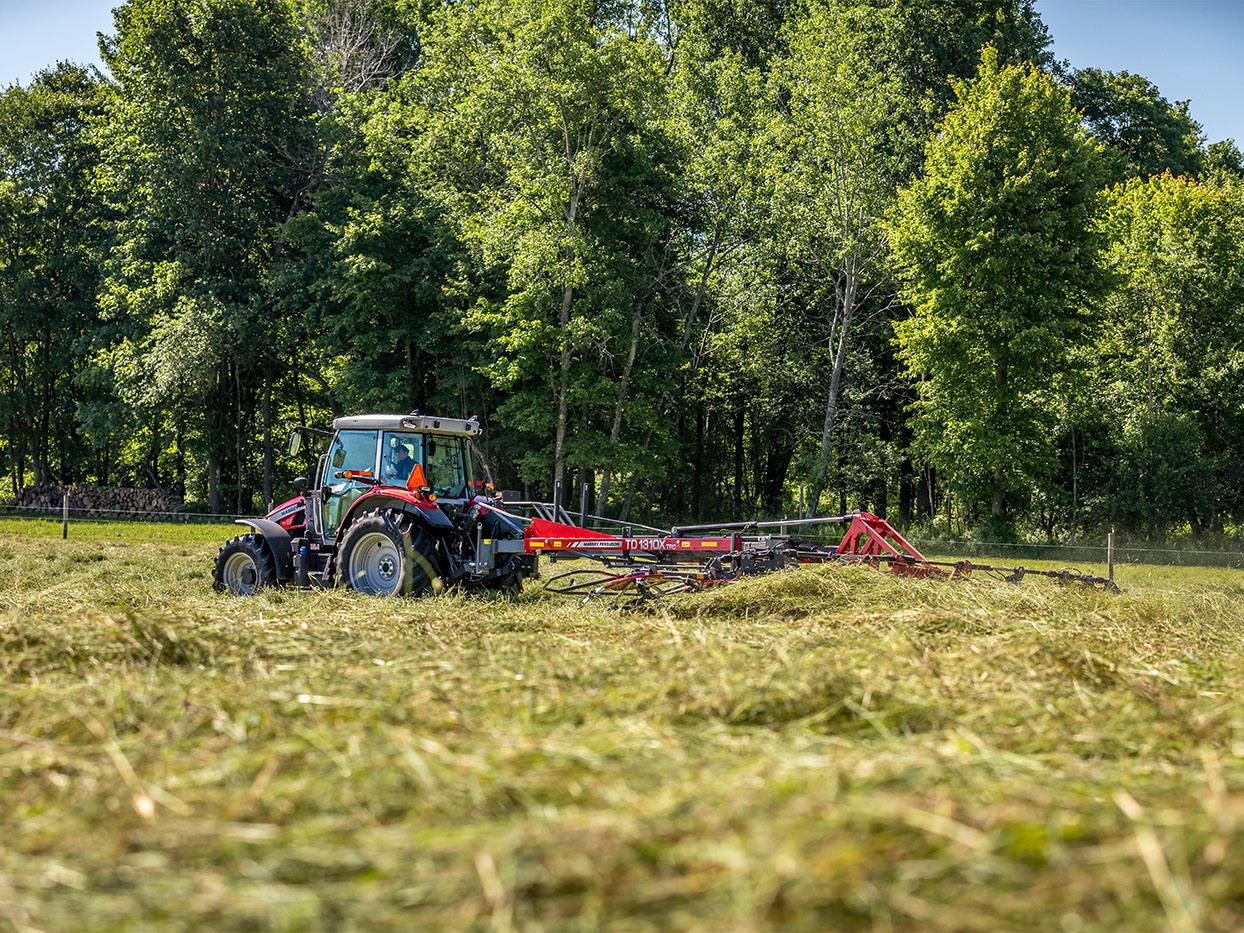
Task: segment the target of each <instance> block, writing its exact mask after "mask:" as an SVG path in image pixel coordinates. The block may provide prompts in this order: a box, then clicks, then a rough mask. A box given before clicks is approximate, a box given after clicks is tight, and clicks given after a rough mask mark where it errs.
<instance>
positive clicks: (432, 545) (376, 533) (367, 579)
mask: <svg viewBox="0 0 1244 933" xmlns="http://www.w3.org/2000/svg"><path fill="white" fill-rule="evenodd" d="M412 526H413V523H412V521H411V519H410V517H409V516H408V515H404V514H403V513H401V512H391V511H384V512H369V513H368V514H366V515H363V516H360V517H359V519H358V521H356V522H354V524H352V525H351V526H350V528H349V530H347V531H346V533H345V537H344V538H343V539H342V542H341V550H340V552H339V555H338V562H337V567H338V570H337V582H338V583H339V584H344V585H346V586H349V587H350V588H351V589H354V590H357V591H358V592H360V593H367V594H369V595H371V596H422V595H423V594H424V593H427V592H429V591H434V590H439V589H441V587H442V586H443V584H442V581H441V567H440V558H439V555H438V554H437V550H436V542H435V540H433V539H432V538H430V537H428V536H427V535H426V534H425V533H424V532H423V531H422V530H420V529H413V527H412Z"/></svg>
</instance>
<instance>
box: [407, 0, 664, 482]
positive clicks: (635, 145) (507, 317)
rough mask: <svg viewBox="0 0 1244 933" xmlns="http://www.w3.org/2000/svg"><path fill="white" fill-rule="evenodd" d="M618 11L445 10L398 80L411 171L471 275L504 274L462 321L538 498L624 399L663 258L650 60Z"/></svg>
mask: <svg viewBox="0 0 1244 933" xmlns="http://www.w3.org/2000/svg"><path fill="white" fill-rule="evenodd" d="M628 14H629V8H622V7H613V6H611V5H609V4H598V3H595V2H587V0H559V2H554V3H543V2H536V0H528V2H522V3H500V2H487V3H481V4H478V5H475V6H465V5H464V6H461V7H449V8H446V9H445V10H444V11H443V12H442V14H441V16H440V18H439V19H438V20H437V21H436V23H435V24H434V28H433V29H432V30H431V31H430V32H429V34H428V36H427V41H426V46H425V48H426V50H427V55H428V61H427V64H426V67H425V68H424V69H422V70H421V71H420V73H419V74H418V75H417V76H416V77H415V93H416V94H417V95H418V96H419V97H420V98H421V99H422V100H423V101H424V105H425V108H426V109H425V110H423V112H422V113H421V114H419V115H418V116H417V117H416V119H418V120H419V121H420V125H417V126H411V127H410V128H409V133H410V135H411V136H412V137H414V138H415V145H414V147H413V158H414V159H415V160H416V161H417V162H419V163H422V171H423V176H424V178H427V179H428V185H429V187H430V188H432V189H433V190H437V191H438V194H439V198H440V200H441V203H443V204H444V205H445V207H446V210H447V212H448V214H449V216H451V217H452V218H453V221H454V223H455V226H456V229H457V231H458V233H459V235H460V236H461V237H462V238H463V239H464V240H465V241H466V242H467V243H469V244H470V245H471V247H472V249H473V250H474V251H475V255H476V256H477V257H478V261H479V262H480V264H481V265H483V266H485V267H489V266H491V267H494V268H497V267H500V268H502V269H504V274H505V279H506V281H505V290H504V291H505V293H504V295H502V296H480V297H481V299H482V300H481V302H480V304H479V306H478V307H477V308H476V309H475V311H474V313H473V314H472V316H471V323H472V324H473V325H474V326H476V327H478V328H480V329H482V330H486V331H487V332H489V333H490V335H491V336H492V337H493V338H494V341H493V361H492V362H491V363H490V364H488V365H487V366H486V367H485V368H486V369H487V371H488V372H489V373H490V376H491V377H492V379H493V382H494V385H495V386H496V387H497V388H498V389H501V390H503V391H505V392H506V394H507V399H506V401H505V402H504V403H503V404H502V411H501V415H502V417H503V418H505V419H506V421H507V425H508V431H509V432H512V433H515V434H517V435H525V436H526V437H527V439H528V441H529V442H530V443H529V446H528V448H527V450H526V451H525V456H524V458H523V459H524V461H525V462H524V471H525V473H526V474H527V476H528V477H529V478H540V479H544V478H546V477H547V476H548V473H547V466H546V464H547V463H548V461H549V460H551V461H552V477H551V478H552V479H553V481H554V482H555V483H560V482H563V481H564V479H565V478H566V476H567V470H568V466H567V465H568V463H569V462H570V461H571V460H574V461H577V462H576V464H575V465H578V466H583V465H587V464H588V463H589V462H591V461H594V460H595V461H598V460H599V459H600V456H601V452H602V451H604V450H606V449H607V447H606V444H605V443H602V441H604V438H605V437H607V436H608V435H607V434H606V433H605V431H604V430H603V429H602V426H603V424H605V423H610V422H611V421H612V418H611V415H612V414H613V413H614V411H616V406H613V405H609V404H608V403H606V404H604V405H602V402H603V401H605V400H607V399H611V398H613V399H617V398H622V399H623V403H624V404H625V403H626V402H627V396H626V392H627V386H628V385H632V384H633V383H632V381H631V380H632V379H633V377H632V376H631V375H629V374H630V373H631V372H632V368H633V365H634V364H633V360H634V355H633V354H637V353H638V350H639V344H638V343H637V342H636V341H640V342H642V339H643V336H644V335H645V333H647V332H648V330H649V329H650V325H649V323H647V322H650V321H651V316H650V312H651V302H650V300H649V298H650V295H649V292H650V291H651V287H652V283H653V282H658V281H659V280H660V277H661V276H660V272H659V269H660V267H661V265H662V264H663V263H664V257H665V256H666V252H667V251H666V249H665V246H664V242H663V240H664V238H665V235H666V233H667V230H666V225H664V224H663V223H661V222H660V220H659V219H658V218H657V217H656V216H655V215H657V214H659V213H660V210H661V208H662V193H663V192H662V188H663V186H664V184H665V183H666V180H667V178H668V174H667V170H666V168H665V166H664V164H663V160H662V159H661V158H660V157H654V156H653V154H652V148H651V147H660V146H661V145H662V142H661V140H660V138H659V137H660V124H661V120H660V114H661V112H662V109H663V107H664V103H663V96H662V93H661V85H660V80H659V79H660V77H661V75H662V72H663V69H664V59H663V58H662V56H661V55H660V53H659V50H658V49H657V47H656V45H655V43H654V42H653V41H652V40H651V38H650V37H648V36H647V35H645V34H644V33H643V31H642V30H635V29H632V28H631V27H632V24H631V22H630V20H629V19H628V18H627V17H628ZM619 359H621V360H622V361H623V363H622V365H621V367H620V368H615V361H617V360H619ZM632 401H633V400H632ZM576 411H577V412H578V418H577V419H575V420H576V421H577V422H578V426H577V427H576V425H574V424H572V418H571V414H572V412H576ZM593 426H594V427H593ZM540 435H543V436H544V437H549V436H551V437H552V444H551V448H552V449H551V451H550V450H545V449H542V447H543V445H541V444H540V443H539V441H537V440H536V438H537V437H538V436H540ZM602 435H603V436H602ZM550 454H551V456H550ZM593 465H600V464H599V463H596V464H593Z"/></svg>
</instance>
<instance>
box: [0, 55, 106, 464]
mask: <svg viewBox="0 0 1244 933" xmlns="http://www.w3.org/2000/svg"><path fill="white" fill-rule="evenodd" d="M101 103H102V94H101V87H100V80H99V76H98V73H96V72H93V71H88V70H87V69H84V68H81V67H78V66H75V65H70V64H68V63H62V64H60V65H58V66H57V67H55V68H53V69H49V70H45V71H42V72H40V73H39V74H38V75H36V76H35V78H34V80H33V81H32V82H31V84H30V85H29V86H28V87H22V86H20V85H16V86H14V87H11V88H9V89H7V90H6V91H5V92H4V93H3V94H0V327H2V328H3V332H4V339H3V341H2V342H0V373H2V377H0V405H2V406H3V408H2V410H0V418H3V425H4V427H3V436H4V439H5V441H6V445H5V446H6V448H7V450H6V451H5V453H6V455H7V459H8V461H9V462H8V466H9V467H10V468H11V470H12V474H11V475H12V478H13V483H14V486H15V487H19V486H20V485H21V483H22V481H23V479H24V476H25V474H26V472H27V470H28V469H29V470H30V471H31V472H33V477H34V481H35V483H36V484H38V483H45V482H49V481H51V480H53V479H57V480H60V481H64V482H68V481H70V480H73V479H75V478H80V477H81V476H82V475H83V474H84V473H86V472H87V471H88V470H89V469H90V466H91V464H90V462H89V459H90V458H89V457H87V456H83V454H82V452H81V451H80V450H79V449H78V448H79V446H80V445H81V443H82V436H81V433H80V430H79V425H78V421H77V406H78V402H79V401H80V400H81V399H82V397H83V392H82V387H81V386H80V385H79V384H78V383H77V381H76V380H77V377H78V376H79V375H80V374H81V373H82V370H83V368H84V347H85V345H86V343H87V342H88V341H89V340H90V338H91V335H92V334H93V332H94V329H95V326H96V318H97V311H96V304H95V294H96V289H97V286H98V265H99V256H100V249H101V245H102V244H101V237H102V222H103V214H104V211H103V205H102V204H101V203H100V199H99V198H98V197H97V195H96V193H95V192H94V190H93V189H92V178H93V176H94V172H95V168H96V164H97V162H98V151H97V150H96V148H95V147H94V145H93V144H92V142H91V139H90V133H89V123H88V121H89V120H90V119H91V118H92V116H94V115H97V114H98V113H99V111H100V108H101Z"/></svg>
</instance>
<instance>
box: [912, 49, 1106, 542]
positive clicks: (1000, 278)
mask: <svg viewBox="0 0 1244 933" xmlns="http://www.w3.org/2000/svg"><path fill="white" fill-rule="evenodd" d="M956 96H957V103H956V106H955V108H954V109H952V110H951V112H950V113H949V115H948V116H947V117H946V119H945V120H944V121H943V123H942V124H941V126H940V127H939V130H938V132H937V134H936V135H935V136H934V137H933V138H932V139H931V140H930V142H929V145H928V149H927V152H926V160H925V174H924V175H923V176H922V177H920V178H918V179H916V180H915V181H913V182H912V184H910V185H909V186H908V187H906V188H905V189H904V190H903V191H902V192H901V194H900V197H899V207H898V210H897V211H896V212H895V214H894V215H893V218H892V221H891V225H890V242H891V246H892V248H893V251H894V259H895V267H896V269H897V271H898V272H899V274H900V275H901V276H902V278H903V280H904V282H905V286H906V288H905V294H906V296H907V297H908V299H909V300H910V301H911V302H912V304H913V305H914V306H915V314H914V315H913V316H912V317H911V318H910V319H908V320H906V321H903V322H901V323H900V324H899V325H898V328H897V334H898V341H899V347H900V354H901V357H902V359H903V361H904V362H905V364H906V365H907V367H908V370H909V372H910V373H911V374H912V375H914V376H915V377H917V378H919V379H920V383H919V390H920V401H919V404H918V408H917V421H916V430H917V438H916V444H917V449H918V450H919V451H921V452H922V454H923V455H924V456H925V457H927V458H928V460H929V462H931V463H933V464H934V465H935V466H936V467H937V468H938V470H939V471H940V472H942V473H944V474H945V475H947V476H949V477H951V478H952V479H953V480H954V481H956V482H958V483H960V484H968V483H971V482H973V480H975V479H979V478H981V477H988V483H989V488H990V496H989V500H990V512H991V514H992V515H993V516H994V517H995V518H1003V517H1004V516H1005V512H1006V502H1007V499H1008V497H1012V496H1014V495H1015V494H1016V493H1017V492H1019V491H1021V490H1022V489H1023V488H1024V487H1025V486H1027V484H1028V482H1029V480H1030V478H1031V476H1032V475H1033V473H1034V471H1035V470H1036V469H1037V468H1038V467H1039V465H1040V463H1041V462H1042V461H1043V460H1044V459H1045V458H1046V457H1047V456H1048V455H1049V447H1048V436H1049V429H1050V427H1051V424H1052V418H1053V412H1054V411H1056V410H1057V407H1056V400H1057V395H1056V392H1057V389H1058V386H1059V382H1060V380H1062V379H1064V378H1066V377H1069V376H1070V375H1071V373H1072V371H1073V366H1072V363H1073V358H1072V355H1071V351H1072V348H1073V347H1074V346H1075V344H1076V342H1077V341H1078V340H1080V339H1082V337H1083V335H1084V331H1085V325H1086V323H1087V322H1086V319H1085V312H1084V310H1083V309H1084V307H1085V304H1086V302H1087V300H1088V299H1090V298H1092V297H1093V296H1094V295H1095V294H1096V293H1098V292H1099V291H1100V290H1101V288H1102V287H1103V285H1104V284H1105V283H1104V279H1103V276H1102V274H1101V272H1100V270H1099V261H1098V252H1099V250H1100V248H1101V247H1102V245H1103V244H1104V240H1103V237H1102V236H1101V234H1100V233H1099V232H1097V231H1096V230H1095V229H1094V227H1093V222H1094V219H1095V216H1096V213H1097V211H1098V206H1099V203H1100V198H1099V195H1098V193H1097V185H1098V182H1099V180H1100V178H1101V169H1100V158H1099V150H1098V148H1097V147H1096V146H1095V145H1094V144H1093V143H1092V142H1091V141H1090V140H1089V139H1088V138H1086V136H1085V135H1084V133H1083V131H1082V130H1081V129H1080V128H1079V126H1078V122H1077V120H1076V117H1075V114H1074V112H1073V111H1072V110H1071V107H1070V104H1069V100H1068V96H1069V95H1068V93H1067V91H1066V90H1064V89H1063V88H1061V87H1059V86H1058V85H1057V84H1056V83H1055V82H1054V81H1053V80H1052V79H1051V78H1049V77H1048V76H1046V75H1043V74H1042V73H1041V72H1039V71H1037V70H1036V69H1035V68H1032V67H1026V66H1010V67H1005V68H1004V67H1002V66H1001V65H1000V64H999V62H998V56H997V53H996V52H995V51H994V50H993V49H986V50H985V52H984V53H983V55H982V61H981V66H980V69H979V72H978V75H977V77H976V79H975V80H974V81H972V82H963V83H960V84H959V85H957V86H956Z"/></svg>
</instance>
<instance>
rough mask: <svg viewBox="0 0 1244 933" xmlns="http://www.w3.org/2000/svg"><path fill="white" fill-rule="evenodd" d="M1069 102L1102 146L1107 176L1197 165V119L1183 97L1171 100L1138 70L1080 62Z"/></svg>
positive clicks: (1180, 170)
mask: <svg viewBox="0 0 1244 933" xmlns="http://www.w3.org/2000/svg"><path fill="white" fill-rule="evenodd" d="M1071 103H1072V105H1073V106H1074V107H1075V108H1076V109H1077V110H1079V111H1081V112H1082V113H1083V115H1084V123H1085V126H1087V127H1088V129H1089V131H1090V132H1091V133H1093V135H1094V136H1096V137H1097V139H1098V141H1099V142H1101V143H1103V144H1104V145H1105V146H1106V152H1107V156H1108V160H1109V164H1110V177H1111V180H1112V181H1125V180H1126V179H1128V178H1142V179H1143V178H1149V177H1150V176H1151V175H1161V174H1162V173H1163V172H1170V173H1171V174H1172V175H1189V176H1192V175H1196V174H1197V173H1198V172H1199V171H1200V170H1201V159H1202V154H1201V139H1202V137H1201V125H1200V124H1199V123H1197V122H1196V121H1195V120H1193V119H1192V117H1191V116H1190V115H1189V113H1188V101H1186V100H1184V101H1177V102H1176V103H1174V104H1172V103H1170V102H1169V101H1168V100H1167V99H1166V98H1165V97H1163V96H1162V94H1161V93H1160V92H1159V91H1158V89H1157V87H1155V86H1154V85H1153V84H1151V83H1150V82H1149V81H1147V80H1146V79H1145V78H1142V77H1141V76H1140V75H1135V74H1131V73H1130V72H1127V71H1121V72H1118V73H1114V72H1109V71H1100V70H1099V69H1096V68H1082V69H1080V70H1079V71H1077V72H1076V73H1075V74H1074V75H1073V76H1072V91H1071Z"/></svg>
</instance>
